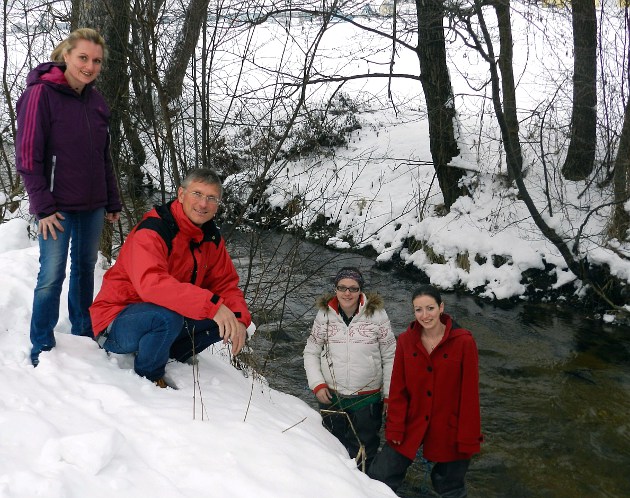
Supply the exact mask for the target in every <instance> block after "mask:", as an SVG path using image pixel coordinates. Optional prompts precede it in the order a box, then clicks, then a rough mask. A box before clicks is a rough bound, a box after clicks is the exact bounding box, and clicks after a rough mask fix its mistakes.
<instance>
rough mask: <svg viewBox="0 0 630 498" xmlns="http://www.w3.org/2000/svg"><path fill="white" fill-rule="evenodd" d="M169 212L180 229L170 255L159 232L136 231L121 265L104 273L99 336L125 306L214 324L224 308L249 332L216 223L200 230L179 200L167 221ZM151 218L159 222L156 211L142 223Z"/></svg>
mask: <svg viewBox="0 0 630 498" xmlns="http://www.w3.org/2000/svg"><path fill="white" fill-rule="evenodd" d="M167 206H169V204H167ZM169 212H170V213H171V215H172V216H173V219H172V220H171V221H173V220H174V221H175V223H176V224H177V226H178V228H179V230H178V231H177V234H176V235H175V237H174V238H173V239H172V250H171V252H170V254H169V252H168V247H167V245H166V242H165V240H164V239H163V238H162V237H161V236H160V234H159V233H158V232H157V231H155V230H151V229H141V230H138V229H137V226H136V228H134V230H132V232H131V233H130V234H129V236H128V237H127V239H126V240H125V243H124V244H123V246H122V248H121V250H120V254H119V256H118V260H117V261H116V263H115V264H114V266H112V267H111V268H110V269H109V270H108V271H107V273H105V276H104V277H103V285H102V287H101V290H100V292H99V293H98V295H97V296H96V299H95V300H94V303H93V304H92V306H91V307H90V316H91V317H92V328H93V330H94V335H95V336H96V335H98V334H100V333H101V332H102V331H103V330H105V329H106V328H107V326H108V325H109V324H110V323H111V322H112V321H113V320H114V318H116V316H117V315H118V313H120V312H121V311H122V310H123V308H125V306H127V305H128V304H132V303H142V302H147V303H153V304H157V305H159V306H163V307H165V308H168V309H170V310H172V311H175V312H177V313H179V314H180V315H182V316H185V317H187V318H191V319H193V320H203V319H206V318H213V317H214V315H215V313H216V312H217V310H218V308H219V306H220V305H221V304H225V306H227V307H228V308H229V309H230V310H231V311H232V312H233V313H234V314H235V315H236V318H237V320H238V321H240V322H242V323H243V324H244V325H245V326H246V327H247V326H249V324H250V323H251V316H250V314H249V311H248V310H247V304H246V303H245V298H244V297H243V293H242V292H241V290H240V289H239V288H238V274H237V273H236V269H235V268H234V264H233V263H232V260H231V258H230V256H229V254H228V252H227V249H226V247H225V242H224V240H223V239H222V238H221V234H220V233H219V230H218V229H217V227H216V225H215V224H214V221H210V222H208V223H206V224H205V225H204V226H203V227H202V228H199V227H197V226H196V225H194V224H193V223H192V222H191V221H190V219H189V218H188V217H187V216H186V214H185V213H184V211H183V208H182V205H181V203H180V202H179V201H178V200H177V199H176V200H174V201H173V202H172V203H171V204H170V210H167V211H166V215H167V216H168V213H169ZM148 217H159V215H158V213H157V211H156V209H153V210H151V211H149V212H148V213H147V214H146V215H145V216H144V218H143V220H144V219H147V218H148ZM195 273H196V276H194V275H195ZM192 278H194V282H191V279H192Z"/></svg>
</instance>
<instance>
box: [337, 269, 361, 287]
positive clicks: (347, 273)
mask: <svg viewBox="0 0 630 498" xmlns="http://www.w3.org/2000/svg"><path fill="white" fill-rule="evenodd" d="M344 278H351V279H352V280H354V281H355V282H356V283H357V284H359V287H360V288H361V289H363V285H364V284H365V281H364V280H363V275H361V272H360V271H359V269H358V268H355V267H354V266H344V267H343V268H342V269H341V270H339V271H338V272H337V275H336V276H335V286H336V285H337V284H338V283H339V281H340V280H343V279H344Z"/></svg>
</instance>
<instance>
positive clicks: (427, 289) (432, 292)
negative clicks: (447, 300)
mask: <svg viewBox="0 0 630 498" xmlns="http://www.w3.org/2000/svg"><path fill="white" fill-rule="evenodd" d="M418 296H431V297H432V298H433V299H435V302H436V303H438V305H440V304H442V296H441V295H440V291H439V290H437V288H436V287H434V286H433V285H431V284H424V285H421V286H420V287H418V288H417V289H416V290H415V291H414V293H413V296H411V302H413V300H414V299H415V298H417V297H418Z"/></svg>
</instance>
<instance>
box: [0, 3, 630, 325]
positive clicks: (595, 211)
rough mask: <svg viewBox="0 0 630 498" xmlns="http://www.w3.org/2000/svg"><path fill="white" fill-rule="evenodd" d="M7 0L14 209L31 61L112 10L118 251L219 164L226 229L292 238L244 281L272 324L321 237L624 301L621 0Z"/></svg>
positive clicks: (9, 193)
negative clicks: (19, 120) (159, 205)
mask: <svg viewBox="0 0 630 498" xmlns="http://www.w3.org/2000/svg"><path fill="white" fill-rule="evenodd" d="M3 11H4V12H3V25H2V37H3V58H2V62H3V64H2V93H3V97H4V99H3V100H2V101H1V102H0V105H1V107H2V112H1V114H0V116H1V118H0V120H1V122H0V130H1V131H0V178H1V180H2V183H1V185H0V190H1V192H0V220H2V221H6V220H9V219H11V218H15V217H24V218H27V219H28V218H29V215H28V210H27V207H28V199H27V197H26V194H25V193H24V191H23V188H22V185H21V182H20V178H19V177H18V176H17V175H16V173H15V166H14V160H13V138H14V137H15V122H16V120H15V107H14V106H15V101H16V99H17V97H18V96H19V95H20V93H21V91H22V90H23V88H24V84H25V77H26V73H27V72H28V70H29V69H30V68H32V67H34V66H35V65H36V64H38V63H39V62H42V61H45V60H48V56H49V53H50V51H51V49H52V47H53V46H54V45H56V43H57V42H58V41H59V40H61V39H62V38H63V37H64V36H65V35H66V34H67V33H68V31H69V30H71V29H73V28H76V27H79V26H93V27H96V28H97V29H99V30H100V31H101V32H102V33H103V34H104V36H105V38H106V40H107V43H108V47H109V58H108V61H107V67H106V68H105V70H104V71H103V74H102V77H101V78H100V79H99V82H98V87H99V89H100V90H101V91H102V93H104V94H105V96H106V98H107V100H108V102H109V103H110V106H111V108H112V123H111V134H112V155H113V158H114V163H115V165H116V168H117V173H118V178H119V181H120V186H121V191H122V192H123V194H124V197H125V206H124V212H123V220H122V222H121V223H120V224H119V226H118V227H116V229H114V230H113V231H111V232H108V233H106V234H105V236H104V238H103V243H102V252H103V254H104V255H105V258H106V260H107V261H111V260H112V258H115V256H116V253H117V250H118V248H119V247H120V244H121V242H122V240H124V237H125V235H126V233H128V231H129V230H130V228H131V227H133V225H134V224H135V223H136V222H137V221H138V220H139V218H140V217H141V216H142V214H143V213H144V212H145V211H146V210H147V209H148V207H149V206H150V204H151V203H153V202H162V201H165V200H168V199H169V198H170V196H171V193H172V192H173V189H174V186H176V185H177V184H178V183H179V181H180V180H181V178H182V177H183V176H184V175H185V174H186V172H187V171H188V170H190V169H191V168H194V167H198V166H202V165H203V166H210V167H213V168H215V169H217V170H218V171H219V172H220V174H221V175H222V176H223V177H224V178H225V182H226V185H227V187H228V188H227V198H226V202H225V205H224V209H223V212H222V215H221V216H222V221H223V222H224V235H225V236H226V238H227V239H228V241H229V239H230V232H231V230H233V229H239V230H249V234H250V237H249V241H248V251H249V256H248V257H250V258H252V260H253V258H256V257H259V254H258V250H259V248H260V247H261V244H262V243H263V242H264V239H265V237H267V236H268V233H267V232H266V231H265V230H260V228H263V229H265V228H273V229H276V228H280V229H283V230H285V231H287V232H290V233H291V234H292V235H293V236H294V238H292V239H291V240H292V244H294V247H295V250H294V251H293V253H292V254H293V257H288V258H287V257H286V254H283V255H282V256H281V257H280V256H279V257H278V258H275V259H274V258H271V260H268V261H265V263H264V270H263V271H258V270H254V266H253V265H250V266H249V268H250V271H249V273H248V274H246V275H242V277H243V280H242V282H243V285H244V290H245V292H246V295H247V297H248V300H249V302H250V306H251V307H252V310H253V311H254V315H255V317H256V319H257V321H258V322H259V323H264V322H266V321H268V320H267V319H268V317H269V316H271V315H277V314H278V313H280V314H281V310H282V309H283V303H284V298H285V297H286V295H285V296H280V297H279V296H278V295H277V293H276V292H275V290H276V289H278V288H279V287H280V288H284V289H286V290H287V292H289V291H290V289H291V288H295V287H297V286H299V285H300V282H301V281H304V279H308V278H311V276H312V275H308V274H304V273H303V272H301V270H300V269H299V268H298V267H297V266H296V263H297V261H298V260H299V259H304V258H307V257H309V256H308V255H305V254H304V252H303V251H304V248H303V246H302V244H301V241H303V240H306V239H308V240H317V241H320V242H321V243H326V244H328V245H331V246H333V247H338V248H340V249H344V250H348V249H349V250H355V251H361V252H363V253H366V254H368V255H371V256H373V257H375V258H376V260H377V262H378V264H379V265H381V266H382V267H385V268H387V267H393V268H396V269H405V270H409V269H411V270H412V271H413V272H414V274H416V275H417V276H418V278H419V279H420V280H426V281H432V282H433V283H436V284H437V285H439V286H440V287H442V288H445V289H463V290H466V291H468V292H473V293H476V294H478V295H480V296H482V297H484V298H487V299H494V300H516V301H518V300H523V299H528V300H542V301H549V300H557V299H561V300H566V301H573V302H577V303H579V304H581V305H582V304H586V306H587V309H591V310H594V312H597V313H600V314H601V316H604V317H606V319H607V320H615V319H619V320H624V317H626V316H627V313H628V310H629V307H628V306H627V304H626V303H627V301H628V299H627V296H628V281H629V280H630V262H629V258H628V256H629V255H630V246H629V245H628V237H629V231H628V229H629V227H630V221H629V220H630V214H629V213H630V202H629V199H630V195H629V193H630V180H629V178H630V176H629V171H630V162H629V154H628V150H629V146H628V139H629V134H630V118H629V117H628V105H627V100H628V99H627V96H628V60H629V57H628V54H629V45H628V38H629V37H628V33H629V28H628V15H627V14H628V9H627V5H625V4H624V3H623V0H622V3H621V4H620V3H619V2H617V1H616V0H615V1H610V0H607V1H605V2H601V3H593V2H592V1H591V2H589V1H588V0H576V1H574V2H571V3H564V2H510V1H507V0H499V1H492V2H482V1H463V2H445V1H441V0H430V1H422V2H421V1H417V2H415V3H414V2H395V1H394V2H388V1H385V2H383V3H380V4H376V3H368V2H357V1H345V2H343V1H333V2H308V1H306V2H297V3H296V2H264V1H253V2H247V1H246V2H232V1H229V0H228V1H225V2H210V1H209V0H191V1H163V0H154V1H147V0H133V1H132V0H108V1H103V2H89V1H85V0H74V1H71V2H70V1H52V2H38V1H33V0H29V1H25V0H15V1H5V2H3ZM252 227H255V228H256V229H252ZM311 256H312V257H316V251H314V254H312V255H311ZM328 263H329V262H327V261H322V262H321V266H320V268H326V266H327V264H328ZM262 275H264V277H263V276H262ZM285 294H286V293H285ZM280 323H281V319H280Z"/></svg>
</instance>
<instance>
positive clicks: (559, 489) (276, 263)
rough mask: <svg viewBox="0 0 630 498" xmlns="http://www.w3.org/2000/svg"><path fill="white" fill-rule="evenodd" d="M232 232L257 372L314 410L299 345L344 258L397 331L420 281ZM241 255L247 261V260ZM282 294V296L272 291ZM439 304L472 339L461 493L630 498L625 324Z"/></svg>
mask: <svg viewBox="0 0 630 498" xmlns="http://www.w3.org/2000/svg"><path fill="white" fill-rule="evenodd" d="M251 237H252V235H251V234H249V235H248V234H232V237H231V239H229V240H230V242H229V245H230V250H231V251H232V253H233V254H235V255H238V266H239V272H240V273H241V275H246V274H247V268H248V267H249V268H250V269H251V271H252V272H253V273H252V277H251V279H250V280H249V282H247V280H245V281H244V283H246V284H247V296H248V299H250V300H251V301H252V309H253V311H254V314H255V317H256V321H257V323H258V324H259V332H258V333H257V335H256V336H255V337H254V339H253V341H252V347H253V349H254V350H255V352H256V354H255V361H256V363H257V368H258V370H259V373H261V374H262V375H264V376H265V377H266V378H267V380H268V381H269V383H270V384H271V386H272V387H274V388H276V389H278V390H281V391H284V392H288V393H290V394H293V395H295V396H297V397H299V398H301V399H303V400H304V401H306V402H307V403H309V404H310V405H311V406H313V407H316V403H315V402H314V399H315V398H314V396H313V395H312V393H311V392H310V391H309V389H308V386H307V384H306V376H305V374H304V369H303V364H302V350H303V347H304V343H305V341H306V337H307V336H308V334H309V332H310V328H311V325H312V321H313V319H314V317H315V312H316V310H315V306H314V303H315V300H316V298H317V296H319V295H321V294H322V293H323V292H324V291H328V290H331V289H332V281H331V279H332V276H333V275H334V274H335V273H336V271H337V270H338V269H339V268H340V267H341V266H344V265H348V264H352V265H356V266H358V267H360V268H361V269H362V270H363V272H364V274H365V275H366V277H367V278H366V280H367V283H368V290H374V291H378V292H379V293H380V294H381V295H382V296H383V297H384V298H385V302H386V309H387V312H388V314H389V317H390V319H391V322H392V327H393V329H394V332H395V334H396V335H398V334H399V333H401V332H402V331H404V330H405V328H406V327H407V325H408V324H409V322H410V321H411V320H413V314H412V310H411V304H410V297H411V293H412V291H413V289H414V288H415V286H416V285H417V283H418V282H417V281H414V280H413V279H411V278H408V277H404V276H401V275H397V274H394V273H393V272H388V271H381V270H378V269H376V268H375V267H374V262H373V261H372V260H371V259H368V258H363V257H361V256H355V255H346V254H341V253H338V252H335V251H329V250H327V249H325V248H322V247H318V246H314V245H312V244H305V243H301V242H299V241H297V240H296V239H293V238H291V237H288V236H282V235H278V234H270V235H268V236H267V238H265V239H264V240H257V245H254V249H253V250H252V249H249V250H248V251H246V250H245V249H239V248H243V247H246V246H250V247H251V240H250V238H251ZM250 262H251V263H252V264H250ZM281 296H286V299H280V297H281ZM443 297H444V301H445V305H446V311H447V312H448V313H450V314H451V315H452V316H454V317H455V318H456V319H457V321H458V322H459V323H460V324H461V325H462V326H464V327H466V328H468V329H470V330H471V331H472V332H473V335H474V336H475V339H476V341H477V345H478V347H479V355H480V394H481V410H482V429H483V432H484V434H485V437H486V442H485V444H484V445H483V446H482V452H481V454H479V455H477V456H475V457H474V458H473V461H472V464H471V467H470V470H469V472H468V475H467V482H468V487H469V496H470V497H473V498H474V497H484V498H485V497H506V498H529V497H554V498H556V497H557V498H581V497H611V498H612V497H630V329H629V328H628V327H617V326H609V325H602V324H600V323H599V322H597V321H595V320H592V319H589V318H588V317H586V316H582V315H580V313H579V312H578V311H576V310H566V309H562V308H559V307H556V306H555V305H547V306H540V305H536V306H535V305H528V304H521V305H517V306H513V307H510V308H508V309H505V308H503V307H499V306H496V305H493V304H488V303H486V302H483V301H481V300H478V299H476V298H473V297H469V296H461V295H459V296H458V295H456V294H453V293H444V295H443ZM424 470H425V469H424V467H423V465H422V464H421V463H419V462H418V463H416V464H414V466H413V467H412V468H411V470H410V472H409V474H408V476H407V480H406V483H405V486H404V488H403V489H402V490H400V492H399V494H400V495H401V496H431V493H430V492H427V493H426V494H425V489H430V484H429V483H428V481H427V480H425V478H426V476H425V472H424Z"/></svg>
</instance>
